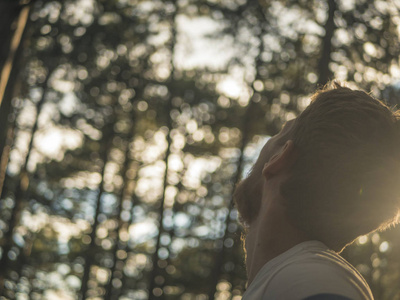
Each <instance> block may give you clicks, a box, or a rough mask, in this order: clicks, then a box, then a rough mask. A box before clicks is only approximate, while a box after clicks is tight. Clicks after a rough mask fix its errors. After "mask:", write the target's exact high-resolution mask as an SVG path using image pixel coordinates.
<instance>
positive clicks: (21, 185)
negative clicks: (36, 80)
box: [0, 72, 50, 284]
mask: <svg viewBox="0 0 400 300" xmlns="http://www.w3.org/2000/svg"><path fill="white" fill-rule="evenodd" d="M49 77H50V72H49V73H48V75H47V77H46V80H45V82H44V84H43V93H42V97H41V99H40V100H39V103H38V105H37V113H36V120H35V123H34V124H33V127H32V134H31V139H30V141H29V146H28V152H27V155H26V157H25V161H24V163H23V165H22V167H21V171H20V174H19V177H20V178H19V181H18V184H17V187H16V188H15V191H14V207H13V209H12V214H11V218H10V220H9V221H8V230H7V232H6V233H5V234H4V238H3V254H2V257H1V260H0V265H1V268H0V284H2V283H3V280H4V279H5V277H6V273H7V266H8V263H9V258H8V252H9V251H10V249H11V247H12V245H13V239H12V237H13V233H14V229H15V227H16V226H17V225H18V224H19V221H20V217H21V212H22V210H23V208H24V205H25V199H26V193H27V191H28V187H29V180H30V174H29V173H28V170H27V166H28V163H29V159H30V156H31V154H32V149H33V141H34V137H35V133H36V131H37V129H38V121H39V116H40V113H41V110H42V107H43V104H44V102H45V100H46V95H47V92H48V87H47V82H48V79H49Z"/></svg>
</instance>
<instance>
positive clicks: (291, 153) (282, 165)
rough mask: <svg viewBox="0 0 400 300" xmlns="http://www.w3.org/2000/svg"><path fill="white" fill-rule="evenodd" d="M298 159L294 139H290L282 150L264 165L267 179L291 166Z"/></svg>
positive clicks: (263, 171)
mask: <svg viewBox="0 0 400 300" xmlns="http://www.w3.org/2000/svg"><path fill="white" fill-rule="evenodd" d="M295 161H296V153H295V147H294V143H293V141H292V140H288V141H287V142H286V143H285V145H284V146H283V148H282V150H281V151H279V152H278V153H277V154H275V155H274V156H272V157H271V159H270V160H269V161H268V162H267V163H266V164H265V165H264V168H263V170H262V174H263V176H264V177H265V179H268V178H270V177H271V176H273V175H276V174H279V173H280V172H281V171H283V170H286V169H288V168H290V167H291V166H292V165H293V164H294V162H295Z"/></svg>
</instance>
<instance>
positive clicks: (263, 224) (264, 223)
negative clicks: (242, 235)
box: [245, 208, 309, 285]
mask: <svg viewBox="0 0 400 300" xmlns="http://www.w3.org/2000/svg"><path fill="white" fill-rule="evenodd" d="M307 240H309V238H307V237H306V235H305V234H304V233H303V232H301V231H300V230H298V229H297V228H295V227H293V226H292V225H291V223H290V222H288V220H287V218H286V215H285V213H284V210H283V208H279V209H274V210H273V214H269V215H265V216H264V217H263V215H261V214H260V215H259V216H258V218H257V219H256V220H255V221H254V223H253V224H251V226H250V229H249V232H248V234H247V235H246V243H245V244H246V253H247V257H246V266H247V273H248V284H249V285H250V283H251V282H252V281H253V279H254V278H255V276H256V275H257V273H258V272H259V271H260V269H261V268H262V267H263V266H264V265H265V264H266V263H267V262H269V261H270V260H272V259H273V258H275V257H277V256H278V255H280V254H282V253H283V252H285V251H287V250H289V249H290V248H292V247H294V246H295V245H297V244H300V243H302V242H304V241H307Z"/></svg>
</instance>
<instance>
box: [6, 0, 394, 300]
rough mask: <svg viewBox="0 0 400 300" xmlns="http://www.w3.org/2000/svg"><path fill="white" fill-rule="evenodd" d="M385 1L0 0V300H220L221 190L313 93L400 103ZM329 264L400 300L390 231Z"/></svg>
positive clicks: (234, 241)
mask: <svg viewBox="0 0 400 300" xmlns="http://www.w3.org/2000/svg"><path fill="white" fill-rule="evenodd" d="M399 35H400V1H399V0H390V1H378V0H374V1H372V0H370V1H367V0H336V1H335V0H299V1H289V0H259V1H256V0H177V1H160V0H59V1H58V0H54V1H52V0H31V1H30V0H19V1H18V0H2V1H1V3H0V40H1V43H0V53H1V55H0V70H1V80H0V101H1V107H0V128H1V131H0V157H1V167H0V186H1V191H2V192H1V200H0V237H1V239H0V246H1V251H0V253H1V259H0V264H1V267H0V283H1V288H0V291H1V295H2V296H0V299H2V300H4V299H19V300H25V299H66V300H69V299H93V300H94V299H96V300H97V299H138V300H140V299H187V300H188V299H196V300H206V299H219V300H225V299H234V300H239V299H241V296H242V294H243V292H244V290H245V284H246V274H245V268H244V263H243V253H242V250H241V242H240V238H241V227H240V226H239V224H238V220H237V219H238V215H237V211H236V210H235V208H234V207H233V206H232V202H231V201H232V200H231V194H232V190H233V187H234V185H235V183H236V182H237V181H238V180H239V178H241V177H242V176H244V175H245V174H246V172H248V170H249V168H250V166H251V165H252V163H253V162H254V160H255V158H256V157H257V155H258V152H259V150H260V149H261V147H262V146H263V144H264V143H265V142H266V141H267V140H268V138H269V136H271V135H274V134H275V133H277V131H279V129H280V128H281V126H282V124H283V123H284V122H286V121H287V120H290V119H292V118H295V117H296V116H297V115H298V114H299V113H300V112H301V111H302V110H303V109H304V108H305V107H306V106H307V105H308V103H309V96H310V94H311V93H312V92H313V91H315V89H316V88H318V87H320V86H322V85H324V84H325V83H326V82H327V81H328V80H329V79H333V78H337V79H340V80H345V81H348V82H349V85H350V86H351V87H356V86H358V87H360V88H363V89H366V90H368V91H371V92H372V94H373V95H374V96H376V97H378V98H380V99H382V98H383V99H385V100H386V101H388V103H389V104H390V105H396V104H397V103H398V102H399V101H398V99H399V94H400V92H399V89H400V65H399V54H400V43H399ZM343 256H344V257H345V258H346V259H347V260H349V261H350V262H351V263H352V264H353V265H355V266H356V267H357V269H358V270H359V271H360V272H361V273H362V274H363V276H364V277H365V278H366V280H367V281H368V283H369V284H370V286H371V289H372V291H373V293H374V296H375V298H376V299H388V300H389V299H390V300H392V299H400V231H399V229H397V230H396V229H391V230H389V231H387V232H384V233H374V234H371V235H369V236H363V237H361V238H359V239H358V240H357V242H356V243H355V244H354V245H353V246H351V247H350V248H348V249H347V250H346V251H345V252H344V253H343Z"/></svg>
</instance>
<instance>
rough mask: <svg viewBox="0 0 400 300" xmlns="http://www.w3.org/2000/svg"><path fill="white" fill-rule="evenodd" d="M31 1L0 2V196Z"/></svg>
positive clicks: (10, 137)
mask: <svg viewBox="0 0 400 300" xmlns="http://www.w3.org/2000/svg"><path fill="white" fill-rule="evenodd" d="M30 9H31V4H29V5H28V4H26V5H21V4H19V3H18V1H2V2H0V45H1V48H0V128H1V130H0V195H1V191H2V189H3V184H4V178H5V173H6V169H7V163H8V154H9V147H7V146H10V145H8V144H7V143H8V142H9V141H10V140H11V139H12V133H13V131H12V130H10V129H9V123H8V116H9V114H10V111H11V98H12V97H13V95H14V94H15V92H16V91H17V83H18V82H17V73H18V66H19V64H18V63H16V61H17V58H18V57H20V53H21V49H22V47H21V44H22V41H23V40H24V35H25V32H26V30H25V28H26V24H27V21H28V19H29V12H30Z"/></svg>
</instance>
